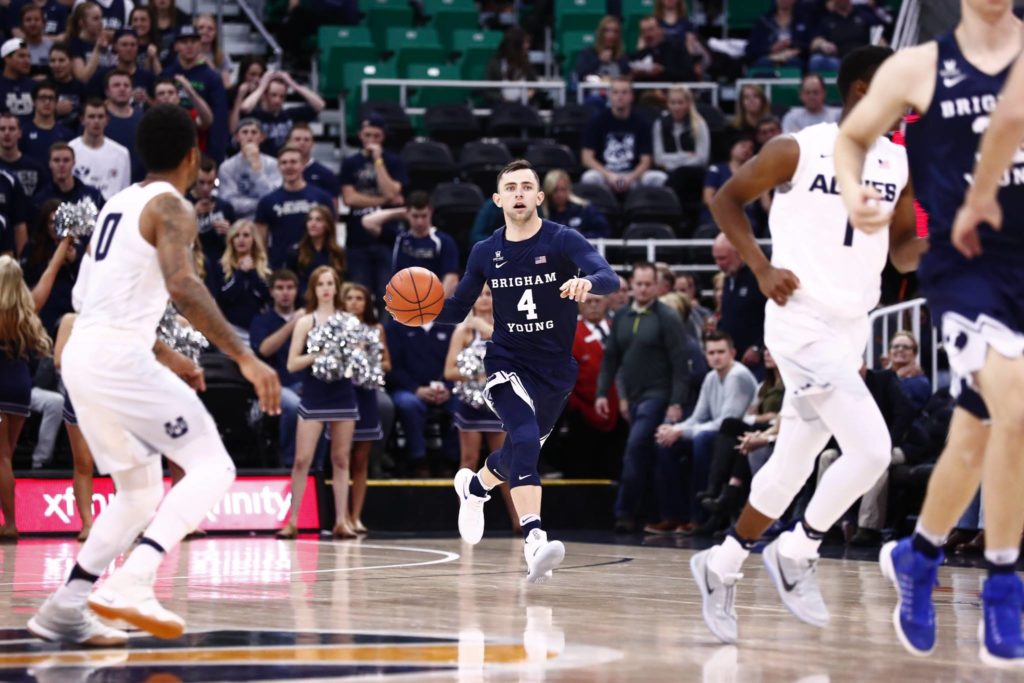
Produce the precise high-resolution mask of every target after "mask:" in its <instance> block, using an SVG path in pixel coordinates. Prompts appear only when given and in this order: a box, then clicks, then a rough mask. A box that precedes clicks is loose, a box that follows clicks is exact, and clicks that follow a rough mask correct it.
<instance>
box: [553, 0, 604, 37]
mask: <svg viewBox="0 0 1024 683" xmlns="http://www.w3.org/2000/svg"><path fill="white" fill-rule="evenodd" d="M606 11H607V4H606V0H556V2H555V35H556V36H559V37H560V36H562V34H564V33H565V32H566V31H593V30H594V29H596V28H597V25H598V23H599V22H600V21H601V18H602V17H604V15H605V12H606Z"/></svg>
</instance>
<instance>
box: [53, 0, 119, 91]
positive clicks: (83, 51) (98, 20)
mask: <svg viewBox="0 0 1024 683" xmlns="http://www.w3.org/2000/svg"><path fill="white" fill-rule="evenodd" d="M64 40H66V41H67V46H68V50H69V53H70V57H71V73H72V74H73V75H74V77H75V78H76V79H77V80H79V81H80V82H82V83H88V82H89V79H90V78H92V77H93V76H94V75H95V74H96V71H97V69H99V68H100V67H103V66H109V65H110V64H111V60H110V54H109V50H108V48H109V47H110V36H109V35H108V34H107V33H106V31H104V29H103V10H102V8H101V7H100V6H99V5H98V4H96V3H95V2H92V0H86V2H83V3H81V4H78V5H76V6H75V9H74V10H72V12H71V17H70V18H69V19H68V30H67V33H65V38H64ZM50 60H51V61H53V51H52V50H51V51H50Z"/></svg>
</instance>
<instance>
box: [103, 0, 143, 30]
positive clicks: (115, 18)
mask: <svg viewBox="0 0 1024 683" xmlns="http://www.w3.org/2000/svg"><path fill="white" fill-rule="evenodd" d="M93 2H95V3H96V4H97V5H99V6H100V10H101V11H102V12H103V30H104V31H110V32H111V33H113V32H115V31H120V30H121V29H125V28H128V25H129V24H128V17H129V16H131V13H132V10H133V9H134V8H135V5H134V4H133V3H132V0H93Z"/></svg>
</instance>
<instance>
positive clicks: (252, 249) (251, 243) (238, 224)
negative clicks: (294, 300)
mask: <svg viewBox="0 0 1024 683" xmlns="http://www.w3.org/2000/svg"><path fill="white" fill-rule="evenodd" d="M208 275H213V278H214V279H212V282H213V283H215V285H216V284H218V283H217V279H216V278H218V277H219V278H223V279H222V280H220V282H222V283H223V284H220V291H218V292H217V304H218V305H219V306H220V309H221V310H222V311H223V312H224V317H225V318H227V320H228V322H229V323H231V325H232V326H233V327H234V328H235V332H237V333H238V336H240V337H241V338H242V339H243V340H244V341H246V342H248V341H249V326H250V325H252V321H253V319H254V318H255V317H256V316H257V315H259V314H260V313H262V312H263V310H264V309H265V308H266V307H267V304H268V303H269V302H270V288H269V287H268V286H267V280H268V279H269V278H270V268H269V267H267V252H266V249H265V248H264V247H263V242H262V241H260V233H259V231H258V230H256V226H254V225H253V223H252V221H249V220H240V221H235V224H234V225H232V226H231V229H230V230H228V237H227V241H226V246H225V249H224V255H223V256H221V257H220V272H219V273H217V274H216V275H214V274H213V273H209V274H208Z"/></svg>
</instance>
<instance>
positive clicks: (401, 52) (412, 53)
mask: <svg viewBox="0 0 1024 683" xmlns="http://www.w3.org/2000/svg"><path fill="white" fill-rule="evenodd" d="M385 47H386V48H387V50H388V51H389V52H394V53H395V65H396V66H397V67H398V73H405V71H406V69H407V68H408V66H409V65H410V64H444V63H445V62H446V61H447V59H448V53H447V51H446V50H445V49H444V47H442V45H441V40H440V38H439V37H438V35H437V31H436V30H435V29H432V28H389V29H388V32H387V41H386V43H385Z"/></svg>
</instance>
